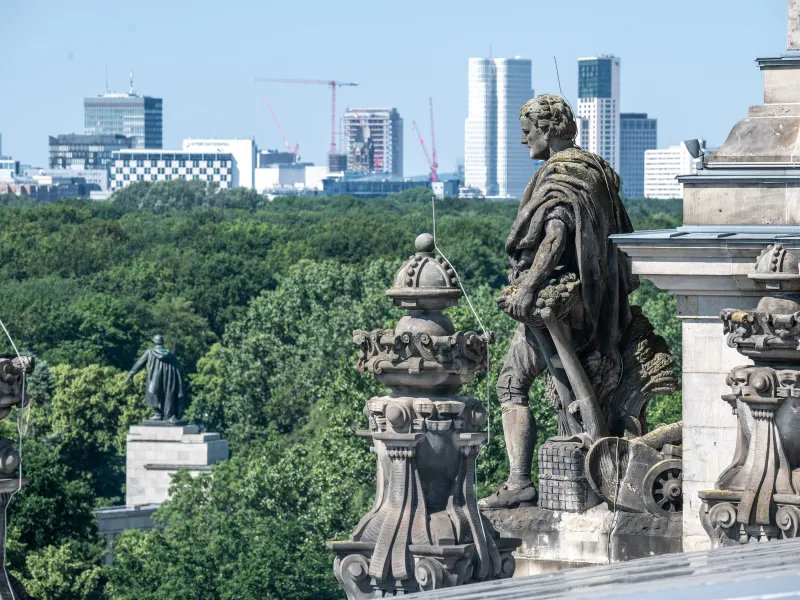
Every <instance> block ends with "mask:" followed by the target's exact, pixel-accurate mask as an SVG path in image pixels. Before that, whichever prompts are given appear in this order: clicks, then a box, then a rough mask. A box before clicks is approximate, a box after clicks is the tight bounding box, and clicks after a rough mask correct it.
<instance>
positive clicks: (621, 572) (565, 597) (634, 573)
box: [407, 538, 800, 600]
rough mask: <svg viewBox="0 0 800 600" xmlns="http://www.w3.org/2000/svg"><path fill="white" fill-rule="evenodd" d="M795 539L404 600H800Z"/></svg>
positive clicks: (571, 571) (797, 542) (799, 549)
mask: <svg viewBox="0 0 800 600" xmlns="http://www.w3.org/2000/svg"><path fill="white" fill-rule="evenodd" d="M799 552H800V539H798V538H795V539H788V540H779V541H772V542H769V543H767V544H762V543H759V544H744V545H738V544H737V545H736V546H732V547H727V548H719V549H716V550H706V551H702V552H687V553H685V554H667V555H663V556H657V557H653V558H641V559H638V560H632V561H629V562H622V563H614V564H611V565H601V566H596V567H583V568H579V569H569V570H566V571H560V572H558V573H551V574H547V575H536V576H533V577H519V578H516V579H501V580H494V581H488V582H485V583H476V584H473V585H469V586H465V587H456V588H449V589H443V590H435V591H430V592H425V593H424V594H412V595H410V596H407V598H408V600H412V599H419V600H455V599H456V598H457V599H458V600H501V599H502V600H516V599H520V600H521V599H523V598H526V599H527V598H536V599H537V600H545V599H548V598H552V599H556V598H557V599H559V600H579V599H580V600H583V599H586V598H592V600H634V599H636V598H645V597H648V596H651V595H653V594H658V595H667V596H670V597H671V598H680V599H681V600H723V599H725V600H733V599H739V600H745V599H746V600H759V599H762V600H767V599H768V598H770V599H772V598H800V570H798V568H797V555H798V553H799Z"/></svg>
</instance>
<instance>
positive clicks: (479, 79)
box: [464, 57, 537, 198]
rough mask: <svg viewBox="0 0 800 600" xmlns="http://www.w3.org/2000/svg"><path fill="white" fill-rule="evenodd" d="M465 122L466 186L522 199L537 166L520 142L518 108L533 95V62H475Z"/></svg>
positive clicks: (472, 64) (470, 61) (469, 83)
mask: <svg viewBox="0 0 800 600" xmlns="http://www.w3.org/2000/svg"><path fill="white" fill-rule="evenodd" d="M468 77H469V82H468V107H467V118H466V121H465V123H464V179H465V182H464V183H465V186H466V187H468V188H475V189H478V190H480V191H481V193H483V194H484V195H486V196H499V197H515V198H518V197H520V196H521V195H522V193H523V192H524V191H525V186H526V185H527V184H528V180H529V179H530V177H531V175H533V173H534V172H535V170H536V166H537V163H534V162H533V161H531V159H530V155H529V154H528V150H527V148H525V146H523V145H522V144H521V137H522V132H521V129H520V125H519V109H520V108H522V105H523V104H525V102H527V101H528V100H529V99H530V98H531V97H533V89H532V86H531V61H530V60H528V59H524V58H519V57H516V58H470V59H469V71H468Z"/></svg>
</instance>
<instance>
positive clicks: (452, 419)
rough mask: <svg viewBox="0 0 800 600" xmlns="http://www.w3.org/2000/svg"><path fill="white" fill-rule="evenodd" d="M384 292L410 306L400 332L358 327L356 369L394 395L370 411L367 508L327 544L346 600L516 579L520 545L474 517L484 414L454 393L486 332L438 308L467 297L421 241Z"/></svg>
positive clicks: (483, 355) (478, 355)
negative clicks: (465, 327) (372, 481)
mask: <svg viewBox="0 0 800 600" xmlns="http://www.w3.org/2000/svg"><path fill="white" fill-rule="evenodd" d="M416 249H417V252H416V253H415V254H414V255H412V256H411V257H410V258H409V259H408V261H407V262H406V263H405V264H403V266H402V267H401V268H400V270H399V271H398V272H397V276H396V278H395V283H394V286H393V287H392V288H391V289H390V290H388V291H387V292H386V294H387V295H388V296H390V297H391V298H392V299H393V301H394V303H395V304H396V305H397V306H400V307H404V308H407V309H409V311H410V314H408V315H406V316H404V317H402V318H401V319H400V321H399V322H398V323H397V327H396V328H395V329H394V330H375V331H371V332H367V331H355V332H353V342H354V343H355V344H356V345H358V346H359V356H358V365H357V368H358V369H359V370H360V371H369V372H371V373H374V374H375V376H376V377H377V378H378V380H379V381H381V383H383V384H385V385H386V386H388V387H389V388H390V389H391V391H392V394H391V395H389V396H378V397H375V398H372V399H370V400H369V401H368V402H367V404H366V407H365V413H366V415H367V419H368V424H369V430H367V431H360V432H358V433H357V434H358V435H360V436H363V437H365V438H368V439H369V440H370V443H371V451H372V452H374V453H375V455H376V457H377V486H376V493H375V502H374V504H373V506H372V509H371V510H370V511H369V512H368V513H367V514H366V515H364V517H363V518H362V519H361V521H360V522H359V523H358V525H357V526H356V528H355V530H354V531H353V533H352V534H351V535H350V539H349V540H348V541H335V542H329V543H328V547H329V548H330V549H331V550H333V552H334V553H335V554H336V559H335V562H334V573H335V575H336V577H337V579H338V580H339V582H340V583H341V584H342V587H343V588H344V590H345V592H346V594H347V597H348V598H349V599H350V600H355V599H362V598H382V597H388V596H397V595H403V594H409V593H413V592H418V591H424V590H432V589H438V588H442V587H448V586H455V585H461V584H465V583H470V582H475V581H485V580H488V579H494V578H505V577H511V575H512V574H513V572H514V566H515V565H514V558H513V556H512V555H511V553H512V551H513V550H514V549H515V548H516V547H517V546H518V545H519V544H520V540H518V539H510V538H506V539H500V537H499V535H498V534H497V533H496V532H495V530H494V528H493V527H492V525H491V524H490V523H489V521H487V520H486V519H485V518H484V517H483V516H482V515H481V514H480V512H479V510H478V506H477V501H476V496H475V469H476V461H477V457H478V454H479V453H480V451H481V447H482V446H483V444H484V443H485V442H486V436H487V434H486V432H485V431H483V428H484V427H485V423H486V411H485V409H484V408H483V406H482V405H481V403H480V401H478V400H476V399H475V398H472V397H469V396H459V395H457V394H458V390H459V388H460V387H461V385H462V384H463V383H466V382H468V381H470V380H472V378H473V377H474V375H475V373H476V372H477V371H479V370H483V369H485V368H486V364H487V351H488V344H489V343H490V342H491V339H492V338H491V334H490V333H488V332H466V333H462V332H456V331H455V329H454V327H453V324H452V322H451V321H450V319H449V318H448V317H447V316H445V315H444V314H442V310H443V309H444V308H446V307H448V306H453V305H455V304H456V303H457V302H458V300H459V298H460V297H461V295H462V292H461V289H460V288H459V287H458V283H457V281H456V279H455V273H454V272H453V270H452V268H450V265H448V264H447V262H446V261H445V260H444V259H443V258H442V257H441V256H437V255H436V253H435V251H434V243H433V237H432V236H431V235H429V234H422V235H420V236H419V237H418V238H417V240H416Z"/></svg>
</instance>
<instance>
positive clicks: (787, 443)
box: [700, 244, 800, 546]
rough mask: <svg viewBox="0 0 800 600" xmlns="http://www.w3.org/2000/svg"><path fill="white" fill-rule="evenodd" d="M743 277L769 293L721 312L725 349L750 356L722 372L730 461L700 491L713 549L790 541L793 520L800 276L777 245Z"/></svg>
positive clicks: (799, 510)
mask: <svg viewBox="0 0 800 600" xmlns="http://www.w3.org/2000/svg"><path fill="white" fill-rule="evenodd" d="M750 278H751V279H752V280H754V281H755V282H756V283H757V284H758V285H760V286H763V288H764V289H767V290H771V291H773V292H775V294H774V295H773V296H767V297H765V298H763V299H762V300H761V301H760V302H759V304H758V307H757V308H756V309H755V310H752V311H747V310H735V309H725V310H723V311H722V314H721V315H720V318H721V319H722V321H723V323H724V325H725V331H726V332H727V334H728V338H727V341H728V345H729V346H731V347H733V348H736V350H737V351H738V352H739V353H741V354H742V355H744V356H746V357H748V358H751V359H752V360H753V363H754V364H753V365H744V366H740V367H735V368H734V369H732V370H731V372H730V374H729V375H728V379H727V384H728V385H729V386H730V388H731V392H732V393H731V394H726V395H724V396H723V397H722V399H723V400H724V401H725V402H727V403H728V404H730V405H731V407H732V409H733V412H734V414H736V416H737V418H738V432H737V440H736V451H735V453H734V458H733V462H732V463H731V464H730V465H729V466H728V468H727V469H725V470H724V471H723V472H722V474H721V475H720V476H719V479H718V480H717V483H716V486H715V487H716V489H714V490H708V491H703V492H700V498H701V499H702V500H703V506H702V507H701V509H700V518H701V521H702V523H703V527H704V528H705V530H706V532H707V533H708V535H709V537H711V542H712V545H714V546H730V545H735V544H739V543H742V544H743V543H750V542H757V541H758V542H763V541H769V540H772V539H777V538H787V537H795V536H796V535H797V533H798V523H800V469H798V467H800V295H798V294H797V293H796V292H797V291H798V290H800V273H798V266H797V260H796V258H795V257H794V255H793V254H791V253H789V252H787V251H786V250H785V249H784V248H783V246H781V245H780V244H771V245H769V246H768V247H767V249H766V250H765V251H763V252H762V253H761V256H759V259H758V262H757V263H756V266H755V269H754V271H753V272H752V273H751V274H750Z"/></svg>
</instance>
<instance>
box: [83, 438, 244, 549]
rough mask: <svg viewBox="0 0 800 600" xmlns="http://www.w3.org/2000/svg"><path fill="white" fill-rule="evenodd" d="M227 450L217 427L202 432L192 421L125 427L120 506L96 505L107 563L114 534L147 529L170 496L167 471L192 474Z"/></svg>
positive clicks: (203, 469)
mask: <svg viewBox="0 0 800 600" xmlns="http://www.w3.org/2000/svg"><path fill="white" fill-rule="evenodd" d="M228 456H229V452H228V441H227V440H223V439H221V437H220V434H218V433H206V432H201V431H200V428H199V427H198V426H197V425H163V424H157V425H156V424H148V423H147V422H145V423H143V424H142V425H134V426H132V427H131V428H130V430H129V432H128V445H127V460H126V463H125V471H126V477H125V506H111V507H108V508H101V509H98V510H97V511H95V514H96V516H97V526H98V529H99V530H100V533H102V534H103V535H104V536H105V538H106V545H107V548H108V551H109V553H108V555H107V556H106V564H109V565H110V564H111V562H112V560H113V558H112V555H111V548H112V543H113V541H114V537H115V536H116V535H117V534H118V533H120V532H122V531H125V530H126V529H141V530H148V529H152V528H153V527H154V526H155V523H154V522H153V520H152V519H151V516H152V514H153V513H154V512H155V511H156V510H158V507H159V506H161V504H162V503H163V502H165V501H166V500H167V499H168V498H169V485H170V480H171V476H172V475H174V474H175V473H177V472H178V470H179V469H188V470H189V473H190V474H191V475H192V476H194V475H197V474H199V473H206V472H208V471H210V470H211V465H213V464H214V463H217V462H220V461H223V460H226V459H227V458H228Z"/></svg>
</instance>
